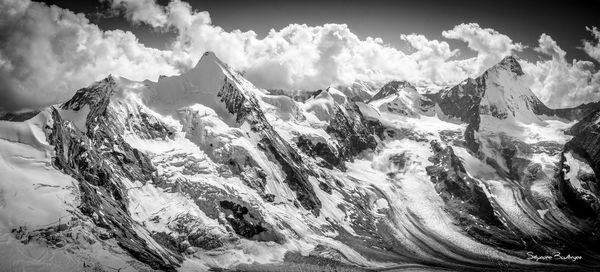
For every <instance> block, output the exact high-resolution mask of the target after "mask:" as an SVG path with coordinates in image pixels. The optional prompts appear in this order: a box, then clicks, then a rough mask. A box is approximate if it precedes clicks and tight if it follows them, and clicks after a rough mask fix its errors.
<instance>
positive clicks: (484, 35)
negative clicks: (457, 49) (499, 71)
mask: <svg viewBox="0 0 600 272" xmlns="http://www.w3.org/2000/svg"><path fill="white" fill-rule="evenodd" d="M442 35H443V36H444V37H445V38H447V39H456V40H461V41H464V42H466V43H467V46H468V47H469V48H470V49H472V50H474V51H476V52H477V64H478V67H477V71H478V73H481V72H483V71H484V70H486V69H487V68H489V67H491V66H492V65H494V64H496V63H498V62H499V61H500V60H502V58H504V57H506V56H509V55H512V54H513V52H514V51H521V50H523V48H524V46H523V45H522V44H520V43H513V41H512V39H510V38H509V37H508V36H506V35H504V34H501V33H499V32H498V31H496V30H494V29H491V28H481V27H480V26H479V24H477V23H469V24H460V25H457V26H455V27H454V28H453V29H451V30H447V31H444V32H442Z"/></svg>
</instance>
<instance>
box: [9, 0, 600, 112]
mask: <svg viewBox="0 0 600 272" xmlns="http://www.w3.org/2000/svg"><path fill="white" fill-rule="evenodd" d="M552 2H556V1H552ZM53 5H55V6H53ZM598 10H600V1H597V0H593V1H592V0H589V1H564V2H563V3H551V2H550V1H430V0H418V1H412V0H411V1H376V0H371V1H353V0H347V1H325V0H322V1H310V0H308V1H293V2H292V1H249V0H247V1H238V0H229V1H184V0H159V1H156V0H103V1H65V0H55V1H42V3H40V2H30V1H28V0H0V92H1V93H0V110H2V109H4V110H20V109H24V108H35V107H42V106H46V105H48V104H51V103H56V102H58V101H61V100H64V99H67V98H68V97H69V96H70V95H72V93H73V92H74V91H75V90H76V89H77V88H82V87H85V86H87V85H89V84H90V83H91V82H92V81H94V80H99V79H101V78H103V77H106V76H107V75H108V74H114V75H118V76H124V77H127V78H130V79H134V80H144V79H151V80H156V79H157V78H158V76H159V75H161V74H166V75H174V74H179V73H181V72H183V71H185V70H186V69H189V68H191V67H193V65H194V64H195V63H196V62H197V61H198V59H199V58H200V56H201V55H202V54H203V53H204V52H205V51H207V50H210V51H214V52H215V53H216V54H217V56H218V57H219V58H221V59H222V60H223V61H225V62H226V63H228V64H229V65H231V66H232V67H234V68H235V69H238V70H240V71H244V73H245V75H246V77H248V79H249V80H250V81H252V82H253V83H254V84H255V85H257V86H259V87H263V88H281V89H303V90H314V89H318V88H323V87H326V86H329V85H336V84H350V83H352V82H353V81H355V80H367V81H373V82H385V81H387V80H393V79H404V80H409V81H411V82H413V83H415V84H417V85H423V86H448V85H452V84H456V83H458V82H460V81H461V80H463V79H465V78H466V77H475V76H477V75H478V74H480V73H481V72H483V71H484V70H485V69H487V68H489V67H490V66H492V65H493V64H495V63H497V62H498V61H499V60H501V59H502V58H503V57H506V56H508V55H516V56H518V57H520V58H521V60H520V63H521V65H522V66H523V68H524V70H525V72H526V74H527V76H526V77H524V78H523V80H524V84H527V85H528V86H529V87H530V88H531V89H532V91H534V93H535V94H536V95H538V97H540V99H541V100H542V101H543V102H544V103H546V104H548V105H549V106H551V107H568V106H575V105H578V104H581V103H586V102H591V101H597V100H599V99H600V94H599V86H600V73H599V72H598V67H600V64H599V62H598V61H599V60H600V46H599V45H598V39H600V31H598V29H597V27H600V16H598V15H597V11H598Z"/></svg>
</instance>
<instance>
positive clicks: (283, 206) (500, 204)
mask: <svg viewBox="0 0 600 272" xmlns="http://www.w3.org/2000/svg"><path fill="white" fill-rule="evenodd" d="M522 75H523V71H522V70H521V68H520V66H519V65H518V61H517V60H516V59H514V58H507V59H505V60H503V61H502V62H501V63H499V64H498V65H496V66H494V67H492V68H491V69H490V70H488V71H487V72H485V73H484V74H482V75H481V76H480V77H477V78H475V79H467V80H465V81H463V82H462V83H461V84H459V85H457V86H454V87H452V88H447V89H444V90H442V91H441V92H439V93H437V94H421V93H419V92H418V91H417V90H416V88H414V87H413V86H412V85H410V83H408V82H402V81H393V82H390V83H388V84H386V85H385V86H384V87H383V88H381V89H380V90H379V91H378V92H377V93H376V94H374V93H375V91H374V90H371V89H368V88H367V87H365V86H363V85H364V84H363V85H360V84H358V85H360V86H354V87H356V88H355V89H353V90H354V91H352V90H350V89H348V90H341V88H340V90H338V89H336V88H328V89H324V90H322V91H320V92H317V93H314V94H313V95H311V96H310V97H309V98H307V99H306V101H304V102H298V101H294V100H292V99H290V98H288V97H284V96H280V95H276V94H273V93H269V92H266V91H264V90H261V89H258V88H256V87H254V86H253V85H252V83H250V82H248V81H247V80H246V79H244V78H243V77H242V76H241V75H240V74H238V73H236V72H235V71H233V70H232V69H230V68H229V67H228V66H227V65H226V64H225V63H222V62H221V61H220V60H218V58H216V56H215V55H214V54H212V53H207V54H205V55H204V56H203V58H202V59H201V60H200V62H199V63H198V65H196V67H194V68H193V69H191V70H190V71H188V72H186V73H184V74H182V75H180V76H173V77H161V78H160V79H159V81H158V82H149V81H145V82H133V81H129V80H126V79H123V78H114V77H108V78H106V79H104V80H102V81H99V82H97V83H94V84H93V85H91V86H90V87H88V88H84V89H81V90H79V91H77V93H76V94H75V96H74V97H73V98H72V99H70V100H69V101H67V102H65V103H64V104H62V105H60V106H56V107H52V108H49V109H45V110H43V111H41V112H40V113H38V114H37V115H35V117H34V118H33V119H28V120H26V121H22V122H21V121H20V120H21V119H27V118H25V117H23V118H16V117H14V118H13V117H11V118H10V119H11V120H12V121H10V122H9V121H0V128H2V130H0V131H1V133H0V147H2V148H3V150H7V151H6V153H4V152H3V154H2V155H1V156H0V159H1V160H0V162H2V163H0V170H3V171H5V172H6V173H11V174H13V173H14V174H15V176H18V174H19V173H20V172H23V171H24V170H22V169H29V171H31V170H32V169H33V170H35V171H32V172H35V173H40V172H41V173H46V172H47V171H50V170H52V171H57V173H55V175H59V176H61V177H62V178H64V179H65V180H67V179H68V180H72V182H73V187H74V188H71V189H70V190H65V193H64V194H73V199H77V201H74V200H68V201H67V200H65V201H64V202H65V203H66V202H68V203H69V204H70V205H67V206H66V207H63V206H57V207H59V208H60V210H57V211H58V212H61V213H67V214H70V215H72V216H73V218H74V219H71V220H69V221H68V223H64V222H65V221H60V222H58V223H56V222H53V221H51V220H46V221H44V222H37V221H36V222H33V220H32V219H31V218H23V219H22V221H18V222H17V221H15V220H12V221H8V220H4V218H9V216H8V215H7V210H6V209H3V208H2V207H4V206H3V205H5V204H3V205H0V215H2V216H1V217H0V219H2V221H0V222H2V223H3V225H2V226H4V224H6V225H7V226H10V229H11V230H12V234H11V235H10V237H14V239H16V241H17V243H13V244H10V243H7V248H8V245H9V244H10V248H11V250H10V251H7V252H21V249H23V248H31V247H33V246H36V248H39V247H41V248H44V249H45V250H48V251H47V252H48V254H50V255H52V254H60V257H56V258H54V259H52V260H60V261H63V260H65V258H67V259H68V260H69V261H68V263H69V264H70V265H69V266H68V268H65V269H64V270H74V271H79V270H87V271H94V269H95V270H105V271H109V270H111V269H113V270H119V269H124V270H141V271H144V270H152V269H156V270H165V271H174V270H185V271H187V270H194V271H206V270H222V269H232V270H241V271H246V270H249V271H263V270H275V271H279V270H286V269H287V270H310V269H312V270H315V271H334V270H340V269H342V270H349V271H363V270H365V269H395V268H406V265H407V264H410V265H409V267H411V268H414V269H451V270H473V271H479V270H494V271H496V270H497V271H501V270H515V271H519V270H554V271H557V270H560V271H586V270H587V271H595V270H597V269H598V263H597V262H595V261H594V260H597V258H598V256H600V255H599V254H600V252H598V250H597V248H595V247H594V243H595V242H596V241H597V239H598V236H597V226H598V225H597V222H598V218H597V215H598V211H599V210H598V207H599V206H598V203H600V202H599V201H598V179H597V178H596V177H597V176H598V170H599V166H598V165H599V163H600V155H599V154H600V151H599V149H598V146H600V142H599V138H598V137H596V136H597V133H596V132H598V129H599V128H598V119H599V118H600V115H599V114H598V112H596V113H593V114H590V115H588V116H587V117H585V118H583V119H582V120H580V121H579V122H578V123H577V124H576V125H575V126H573V127H571V128H570V129H569V125H570V124H569V123H568V122H567V121H565V118H567V117H569V118H578V117H579V116H581V115H582V114H583V113H584V112H587V111H588V110H591V109H592V108H593V106H582V107H580V108H579V109H577V110H551V109H548V108H547V107H545V106H544V105H543V103H541V102H540V101H539V100H538V99H537V98H536V97H535V96H534V95H533V94H531V93H530V91H528V89H526V88H525V89H524V88H522V85H521V84H520V77H521V76H522ZM361 86H362V87H361ZM359 87H360V88H359ZM367 89H368V90H367ZM358 90H362V91H364V93H363V92H362V91H358ZM349 94H356V95H354V96H352V97H350V95H349ZM363 94H364V95H363ZM366 94H374V95H373V96H372V98H371V96H370V95H366ZM361 101H363V102H361ZM364 101H367V102H364ZM569 120H571V119H569ZM567 130H568V132H569V134H570V135H566V134H564V131H567ZM25 147H27V148H29V149H19V148H25ZM24 150H27V152H29V153H25V151H24ZM34 151H35V152H34ZM19 152H20V153H21V154H23V155H22V156H21V157H19V156H15V155H14V154H19ZM30 153H31V154H38V155H36V156H38V157H31V156H32V155H28V154H30ZM5 154H6V155H5ZM28 156H29V157H28ZM32 158H35V159H32ZM44 159H47V160H48V164H47V165H45V164H44V163H40V162H43V160H44ZM25 166H26V167H28V168H23V167H25ZM49 169H50V170H49ZM5 172H3V173H5ZM45 175H47V174H41V175H40V177H41V178H43V177H45ZM11 177H12V176H11ZM11 180H12V179H11ZM63 183H64V182H63ZM22 184H25V185H22ZM9 185H10V186H9ZM2 186H3V187H2V188H0V189H2V190H0V192H5V193H3V194H2V196H3V198H1V199H2V201H3V202H1V203H9V202H10V201H15V200H14V198H11V197H10V196H13V195H18V194H19V193H20V192H25V191H26V190H29V191H27V192H29V194H31V198H32V199H43V200H44V201H48V200H46V199H47V198H45V197H46V196H47V194H46V191H44V190H48V189H47V188H55V187H57V186H54V185H52V186H47V185H44V184H43V183H39V184H37V185H34V186H30V185H27V183H23V182H21V183H8V182H4V183H2ZM19 186H21V187H19ZM24 186H25V187H24ZM29 187H34V188H35V189H33V190H32V189H31V188H29ZM67 191H68V192H69V193H66V192H67ZM65 199H66V198H65ZM19 201H23V200H19ZM52 203H54V202H52ZM52 203H50V202H48V203H47V204H48V206H50V204H52ZM52 205H57V204H52ZM40 206H43V205H31V207H33V208H32V209H40V208H39V207H40ZM55 209H58V208H55ZM58 212H56V213H57V214H59V213H58ZM73 222H79V223H73ZM34 223H35V224H34ZM0 230H2V228H0ZM9 233H10V232H9ZM77 233H79V234H85V235H83V236H82V237H84V238H77V237H79V236H78V235H79V234H77ZM67 234H68V235H67ZM80 240H85V241H87V242H85V243H84V242H78V241H80ZM44 241H45V242H44ZM42 242H43V243H42ZM57 245H58V246H57ZM13 249H14V250H13ZM557 250H558V251H561V252H563V253H564V254H565V255H566V254H571V255H577V256H580V255H581V256H582V258H583V259H578V260H576V261H569V262H566V261H564V260H559V259H556V260H548V261H546V262H533V261H532V260H528V257H529V255H528V252H532V253H534V254H536V255H549V254H550V255H551V254H554V253H555V251H557ZM7 254H8V253H7ZM10 254H14V253H10ZM95 254H96V255H102V256H105V257H106V258H104V257H102V258H101V257H90V256H94V255H95ZM11 256H13V257H12V258H7V260H9V259H10V260H12V259H14V260H16V261H15V262H12V261H4V262H10V265H12V266H11V267H22V264H23V263H26V262H35V260H32V259H31V258H30V257H27V256H23V255H11ZM52 256H55V255H52ZM56 256H58V255H56ZM22 260H26V261H22ZM52 260H49V261H48V262H49V263H52V262H53V261H52ZM119 260H125V261H119ZM56 262H58V261H56ZM19 265H21V266H19ZM41 267H50V266H41ZM53 267H54V266H53ZM54 270H57V269H54Z"/></svg>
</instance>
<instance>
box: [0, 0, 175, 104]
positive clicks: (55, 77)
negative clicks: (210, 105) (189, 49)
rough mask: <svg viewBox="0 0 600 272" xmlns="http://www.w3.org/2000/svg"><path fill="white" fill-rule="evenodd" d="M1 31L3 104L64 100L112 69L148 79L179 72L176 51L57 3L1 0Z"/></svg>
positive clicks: (0, 68) (0, 87)
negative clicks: (147, 43)
mask: <svg viewBox="0 0 600 272" xmlns="http://www.w3.org/2000/svg"><path fill="white" fill-rule="evenodd" d="M0 33H2V35H1V40H0V92H1V93H0V101H1V102H0V109H2V108H4V109H5V110H18V109H22V108H35V107H39V106H43V105H48V104H51V103H56V102H58V101H64V100H65V99H67V98H69V97H70V95H71V94H72V93H73V92H74V90H76V89H78V88H82V87H84V86H87V85H89V84H90V83H91V82H92V81H94V80H99V79H101V78H103V77H106V76H107V75H108V74H111V73H112V74H117V75H121V76H125V77H130V78H132V79H137V80H143V79H146V78H151V79H156V78H157V77H158V75H160V74H175V73H177V72H178V71H177V69H175V68H174V67H176V66H177V65H175V62H176V61H175V59H176V58H174V57H173V54H172V53H171V52H169V51H160V50H156V49H152V48H146V47H144V46H143V45H142V44H140V43H139V42H138V40H137V38H136V37H135V35H133V34H132V33H131V32H124V31H121V30H115V31H102V30H100V29H99V28H98V27H97V26H96V25H93V24H90V22H89V21H88V19H86V18H85V17H84V16H83V15H82V14H74V13H72V12H70V11H68V10H65V9H61V8H58V7H56V6H52V7H49V6H47V5H45V4H41V3H37V2H30V1H22V0H9V1H6V0H5V1H1V2H0Z"/></svg>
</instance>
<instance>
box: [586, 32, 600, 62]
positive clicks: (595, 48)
mask: <svg viewBox="0 0 600 272" xmlns="http://www.w3.org/2000/svg"><path fill="white" fill-rule="evenodd" d="M585 29H587V30H588V31H589V32H591V33H592V35H593V36H594V38H595V39H596V41H588V40H583V50H584V51H585V52H586V53H587V54H588V55H589V56H590V57H592V58H593V59H595V60H596V61H598V62H600V42H599V41H600V30H598V28H597V27H595V26H594V27H591V28H590V27H586V28H585Z"/></svg>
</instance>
